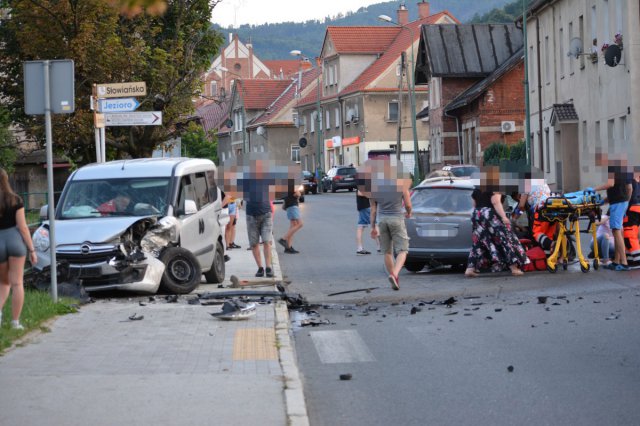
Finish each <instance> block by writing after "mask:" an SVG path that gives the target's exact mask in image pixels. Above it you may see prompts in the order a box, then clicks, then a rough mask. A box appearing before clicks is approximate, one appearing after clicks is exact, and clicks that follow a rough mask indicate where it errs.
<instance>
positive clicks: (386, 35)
mask: <svg viewBox="0 0 640 426" xmlns="http://www.w3.org/2000/svg"><path fill="white" fill-rule="evenodd" d="M399 30H400V28H398V27H380V26H376V27H331V26H330V27H327V33H326V35H325V41H324V43H323V44H326V43H327V40H329V39H330V40H331V42H332V43H333V46H334V48H335V50H336V52H337V53H338V54H347V53H349V54H358V53H360V54H376V53H382V52H384V51H385V50H386V49H387V47H388V46H389V45H390V44H391V42H393V40H394V39H395V38H396V36H397V35H398V31H399ZM322 51H324V45H323V46H322Z"/></svg>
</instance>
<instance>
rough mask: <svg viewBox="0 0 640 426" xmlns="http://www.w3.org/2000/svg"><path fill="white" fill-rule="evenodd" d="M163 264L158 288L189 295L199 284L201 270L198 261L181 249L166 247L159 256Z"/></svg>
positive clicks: (188, 252) (187, 251)
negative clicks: (162, 272)
mask: <svg viewBox="0 0 640 426" xmlns="http://www.w3.org/2000/svg"><path fill="white" fill-rule="evenodd" d="M160 260H161V261H162V263H164V264H165V269H164V274H162V281H161V282H160V286H161V287H162V288H163V289H165V290H166V291H168V292H171V293H174V294H187V293H191V292H192V291H193V290H194V289H195V288H196V287H197V286H198V284H200V277H201V275H202V270H201V269H200V264H199V263H198V259H196V257H195V256H194V255H193V253H191V252H190V251H189V250H187V249H185V248H182V247H167V248H166V249H164V251H163V252H162V254H160Z"/></svg>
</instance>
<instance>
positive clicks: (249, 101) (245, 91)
mask: <svg viewBox="0 0 640 426" xmlns="http://www.w3.org/2000/svg"><path fill="white" fill-rule="evenodd" d="M236 81H237V83H238V86H237V90H238V91H240V92H241V93H242V94H241V95H240V96H244V108H245V109H266V108H267V107H268V106H269V105H271V103H272V102H273V101H275V100H276V99H277V98H278V96H280V95H281V94H282V92H284V90H285V89H286V88H287V87H288V86H289V85H290V84H291V80H264V79H243V80H240V79H238V80H236Z"/></svg>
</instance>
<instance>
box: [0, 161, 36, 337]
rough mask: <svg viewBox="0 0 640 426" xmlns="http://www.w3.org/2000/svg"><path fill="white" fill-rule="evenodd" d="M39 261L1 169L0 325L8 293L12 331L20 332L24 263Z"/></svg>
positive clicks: (17, 200) (16, 199) (16, 198)
mask: <svg viewBox="0 0 640 426" xmlns="http://www.w3.org/2000/svg"><path fill="white" fill-rule="evenodd" d="M27 253H28V254H29V260H30V261H31V264H32V265H33V264H35V263H36V262H37V261H38V258H37V256H36V253H35V251H34V249H33V241H31V235H30V234H29V228H28V227H27V221H26V219H25V216H24V204H23V203H22V199H21V198H20V197H19V196H18V195H17V194H16V193H15V192H13V189H11V185H9V176H8V175H7V172H6V171H5V170H4V169H0V322H2V308H3V307H4V302H6V301H7V299H8V298H9V293H10V292H11V294H12V295H11V319H12V320H11V327H12V328H14V329H18V330H22V329H23V327H22V325H21V324H20V313H21V312H22V305H23V303H24V287H23V278H22V277H23V274H24V263H25V260H26V257H27Z"/></svg>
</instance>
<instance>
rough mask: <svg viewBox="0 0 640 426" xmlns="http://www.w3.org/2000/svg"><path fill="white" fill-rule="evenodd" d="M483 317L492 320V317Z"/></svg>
mask: <svg viewBox="0 0 640 426" xmlns="http://www.w3.org/2000/svg"><path fill="white" fill-rule="evenodd" d="M484 319H488V320H492V319H493V317H484Z"/></svg>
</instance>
